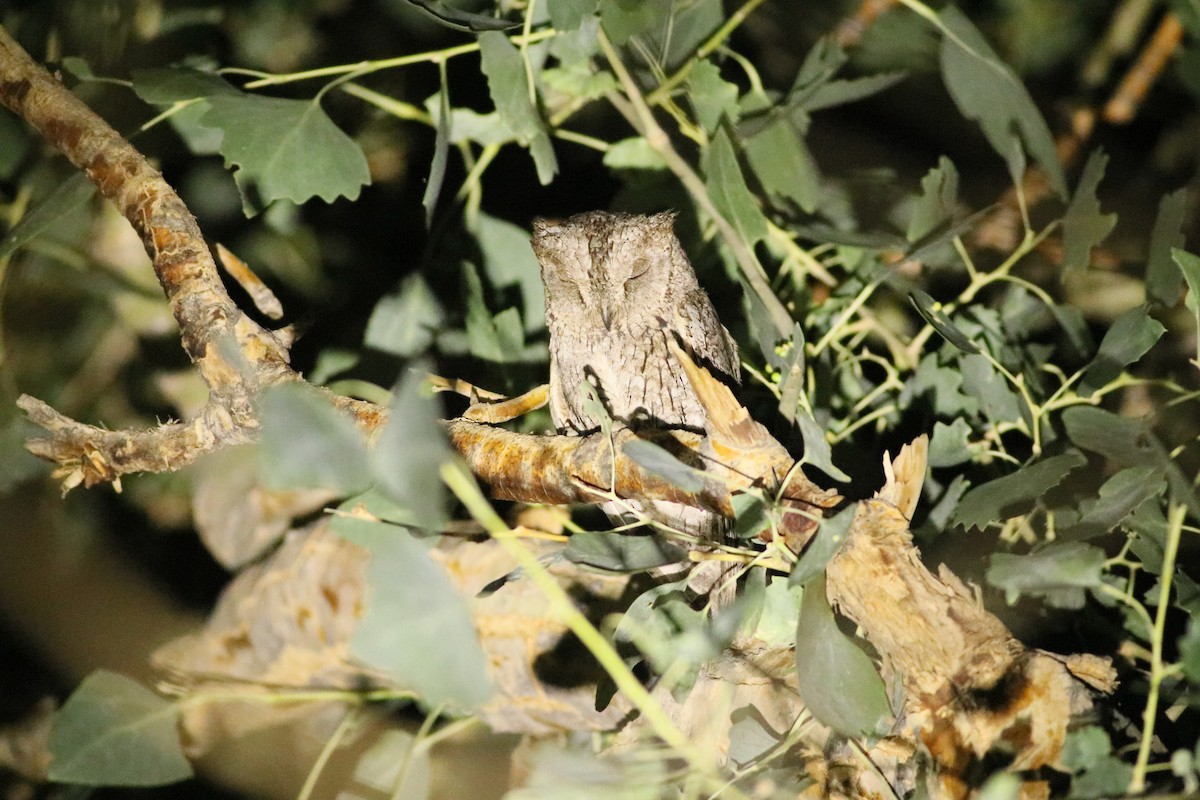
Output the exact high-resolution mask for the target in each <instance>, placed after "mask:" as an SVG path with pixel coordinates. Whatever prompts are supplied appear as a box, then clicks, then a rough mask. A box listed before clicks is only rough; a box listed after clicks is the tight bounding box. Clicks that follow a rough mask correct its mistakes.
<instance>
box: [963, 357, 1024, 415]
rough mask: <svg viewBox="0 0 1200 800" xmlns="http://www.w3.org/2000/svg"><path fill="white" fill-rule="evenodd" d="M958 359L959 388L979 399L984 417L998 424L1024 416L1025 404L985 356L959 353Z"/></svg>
mask: <svg viewBox="0 0 1200 800" xmlns="http://www.w3.org/2000/svg"><path fill="white" fill-rule="evenodd" d="M959 362H960V363H961V365H962V367H961V369H962V376H963V391H965V392H966V393H967V394H969V395H971V396H972V397H974V398H976V399H978V400H979V404H980V407H981V408H982V409H983V412H984V414H986V415H987V417H988V419H990V420H991V421H992V422H993V423H995V424H1000V423H1005V422H1016V421H1017V420H1018V419H1021V418H1022V417H1024V416H1026V412H1027V410H1028V409H1027V408H1026V407H1025V404H1024V403H1023V402H1022V401H1021V398H1020V397H1019V396H1018V395H1017V393H1016V392H1014V391H1013V390H1012V389H1011V388H1010V387H1009V384H1008V380H1007V379H1006V378H1005V377H1004V376H1003V375H1001V374H1000V372H999V371H998V370H997V369H996V367H995V365H994V364H992V362H991V361H989V360H988V359H987V357H986V356H984V355H982V354H977V355H970V356H962V357H961V358H960V359H959Z"/></svg>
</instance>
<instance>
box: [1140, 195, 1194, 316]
mask: <svg viewBox="0 0 1200 800" xmlns="http://www.w3.org/2000/svg"><path fill="white" fill-rule="evenodd" d="M1187 195H1188V193H1187V189H1179V190H1177V191H1174V192H1172V193H1171V194H1168V195H1163V198H1162V200H1161V201H1159V204H1158V214H1157V216H1155V218H1154V229H1153V230H1152V231H1151V232H1150V254H1149V255H1148V256H1147V257H1146V298H1147V299H1148V300H1150V301H1151V302H1153V303H1160V304H1162V305H1164V306H1166V307H1167V308H1170V307H1172V306H1174V305H1175V304H1176V303H1178V302H1179V290H1180V288H1181V287H1182V286H1183V275H1182V274H1181V273H1180V272H1179V269H1178V267H1176V265H1175V263H1174V262H1173V261H1172V259H1171V251H1172V250H1174V249H1175V248H1177V247H1182V246H1183V242H1184V236H1183V221H1184V214H1185V213H1186V211H1187Z"/></svg>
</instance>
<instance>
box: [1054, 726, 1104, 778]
mask: <svg viewBox="0 0 1200 800" xmlns="http://www.w3.org/2000/svg"><path fill="white" fill-rule="evenodd" d="M1111 753H1112V741H1111V740H1110V739H1109V738H1108V733H1107V732H1106V731H1105V730H1104V729H1103V728H1101V727H1100V726H1099V725H1088V726H1087V727H1085V728H1078V729H1076V730H1073V731H1067V735H1066V737H1065V738H1064V739H1063V746H1062V756H1061V760H1062V764H1063V766H1064V767H1066V768H1067V769H1069V770H1071V771H1072V772H1079V771H1080V770H1085V769H1091V768H1092V767H1094V766H1096V765H1097V764H1099V763H1100V762H1101V761H1102V760H1104V757H1105V756H1107V755H1109V754H1111Z"/></svg>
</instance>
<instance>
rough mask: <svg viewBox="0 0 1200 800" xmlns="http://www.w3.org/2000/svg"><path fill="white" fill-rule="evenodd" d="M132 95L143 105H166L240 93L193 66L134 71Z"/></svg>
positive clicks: (220, 79) (216, 77)
mask: <svg viewBox="0 0 1200 800" xmlns="http://www.w3.org/2000/svg"><path fill="white" fill-rule="evenodd" d="M132 77H133V93H134V94H136V95H137V96H138V97H140V98H141V99H142V100H144V101H145V102H147V103H150V104H151V105H156V106H169V105H171V104H173V103H179V102H182V101H184V100H193V99H195V98H197V97H212V96H213V95H218V94H225V95H232V96H238V95H240V94H241V92H240V91H239V90H238V89H237V88H236V87H235V86H233V84H231V83H229V81H227V80H225V79H224V78H222V77H221V76H220V75H217V74H215V73H212V72H204V71H203V70H198V69H196V68H194V67H185V66H178V65H177V66H173V67H154V68H151V69H135V70H134V71H133V74H132Z"/></svg>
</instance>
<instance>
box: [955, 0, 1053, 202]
mask: <svg viewBox="0 0 1200 800" xmlns="http://www.w3.org/2000/svg"><path fill="white" fill-rule="evenodd" d="M940 16H941V21H942V23H943V24H944V25H945V26H946V28H947V29H948V30H949V31H950V33H951V34H952V36H945V37H943V39H942V47H941V62H942V80H943V81H945V83H946V89H947V90H948V91H949V92H950V96H951V97H952V98H953V99H954V103H955V104H956V105H957V106H958V110H959V111H960V112H962V115H963V116H964V117H967V118H969V119H973V120H977V121H978V122H979V125H980V127H981V128H982V130H983V135H984V136H985V137H987V140H988V142H989V143H990V144H991V145H992V148H993V149H994V150H995V151H996V152H997V153H999V154H1000V156H1001V157H1002V158H1004V159H1005V160H1006V161H1007V162H1008V165H1009V173H1010V175H1011V177H1012V180H1013V183H1020V181H1021V177H1022V176H1021V172H1022V171H1023V167H1024V158H1023V157H1020V153H1021V149H1020V148H1021V146H1022V145H1024V147H1025V149H1026V150H1028V151H1029V154H1030V155H1032V156H1033V158H1034V160H1035V161H1037V162H1038V164H1040V165H1041V167H1042V169H1043V170H1045V172H1046V177H1047V179H1048V180H1049V181H1050V186H1051V188H1052V189H1054V191H1055V192H1057V193H1058V195H1059V196H1060V197H1066V196H1067V181H1066V178H1065V176H1064V175H1063V169H1062V163H1061V162H1060V161H1059V160H1058V153H1057V151H1056V150H1055V147H1054V137H1053V136H1051V135H1050V129H1049V128H1048V127H1047V126H1046V121H1045V120H1044V119H1042V115H1041V114H1040V113H1038V110H1037V106H1036V105H1034V102H1033V98H1031V97H1030V96H1029V92H1028V91H1027V90H1026V89H1025V87H1024V86H1023V85H1022V84H1021V81H1020V79H1019V78H1018V77H1017V76H1016V73H1014V72H1013V71H1012V69H1010V68H1009V67H1008V65H1006V64H1004V63H1003V62H1002V61H1001V60H1000V59H999V58H998V57H997V56H996V54H995V52H993V51H992V49H991V47H989V46H988V44H987V41H986V40H985V39H984V38H983V36H982V35H981V34H980V33H979V31H978V29H976V28H975V26H974V25H973V24H971V21H970V20H969V19H967V17H966V15H965V14H963V12H962V11H960V10H959V9H958V8H957V7H956V6H947V7H946V8H945V9H944V10H943V11H942V13H941V15H940ZM964 45H965V47H964Z"/></svg>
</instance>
